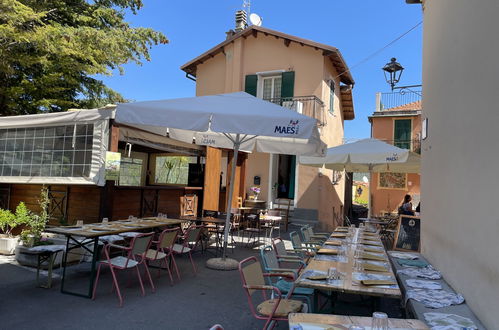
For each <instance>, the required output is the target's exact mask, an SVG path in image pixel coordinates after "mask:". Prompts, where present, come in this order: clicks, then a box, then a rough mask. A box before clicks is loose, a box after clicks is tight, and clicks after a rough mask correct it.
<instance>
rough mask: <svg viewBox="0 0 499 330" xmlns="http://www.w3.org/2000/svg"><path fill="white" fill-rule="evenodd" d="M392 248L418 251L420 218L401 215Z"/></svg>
mask: <svg viewBox="0 0 499 330" xmlns="http://www.w3.org/2000/svg"><path fill="white" fill-rule="evenodd" d="M393 249H394V250H399V251H414V252H419V251H420V249H421V218H419V217H415V216H411V215H401V216H400V218H399V222H398V227H397V234H396V235H395V242H394V243H393Z"/></svg>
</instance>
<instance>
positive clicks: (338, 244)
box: [324, 241, 341, 246]
mask: <svg viewBox="0 0 499 330" xmlns="http://www.w3.org/2000/svg"><path fill="white" fill-rule="evenodd" d="M324 245H334V246H341V242H338V241H326V242H324Z"/></svg>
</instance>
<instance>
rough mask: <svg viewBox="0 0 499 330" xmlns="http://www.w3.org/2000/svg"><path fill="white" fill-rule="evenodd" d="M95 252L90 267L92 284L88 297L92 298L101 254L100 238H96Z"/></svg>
mask: <svg viewBox="0 0 499 330" xmlns="http://www.w3.org/2000/svg"><path fill="white" fill-rule="evenodd" d="M93 251H94V253H93V255H92V266H91V269H90V285H89V287H88V298H92V292H93V289H94V282H95V268H96V267H95V265H96V264H97V257H98V255H99V238H98V237H96V238H94V250H93Z"/></svg>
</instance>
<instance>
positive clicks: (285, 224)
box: [276, 198, 293, 232]
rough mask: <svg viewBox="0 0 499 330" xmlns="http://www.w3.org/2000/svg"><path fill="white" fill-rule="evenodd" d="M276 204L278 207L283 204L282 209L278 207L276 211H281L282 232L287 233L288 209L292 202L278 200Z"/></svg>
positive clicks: (285, 199) (283, 199)
mask: <svg viewBox="0 0 499 330" xmlns="http://www.w3.org/2000/svg"><path fill="white" fill-rule="evenodd" d="M278 202H279V205H282V204H285V207H284V208H281V207H279V208H277V209H276V210H279V211H281V216H282V217H283V219H284V230H285V231H286V232H287V231H288V225H289V209H290V208H291V203H293V200H292V199H288V198H279V199H278Z"/></svg>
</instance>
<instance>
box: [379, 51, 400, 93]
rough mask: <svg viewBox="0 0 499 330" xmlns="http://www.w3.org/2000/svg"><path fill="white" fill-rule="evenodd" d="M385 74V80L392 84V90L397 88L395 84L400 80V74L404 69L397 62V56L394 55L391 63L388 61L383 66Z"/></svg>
mask: <svg viewBox="0 0 499 330" xmlns="http://www.w3.org/2000/svg"><path fill="white" fill-rule="evenodd" d="M382 70H383V73H384V74H385V80H386V82H387V83H388V84H390V86H392V91H393V90H394V89H395V85H396V84H397V83H398V82H399V81H400V76H402V72H403V71H404V67H403V66H402V65H400V63H398V62H397V59H396V58H395V57H392V59H391V60H390V62H389V63H386V64H385V66H384V67H383V68H382Z"/></svg>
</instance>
